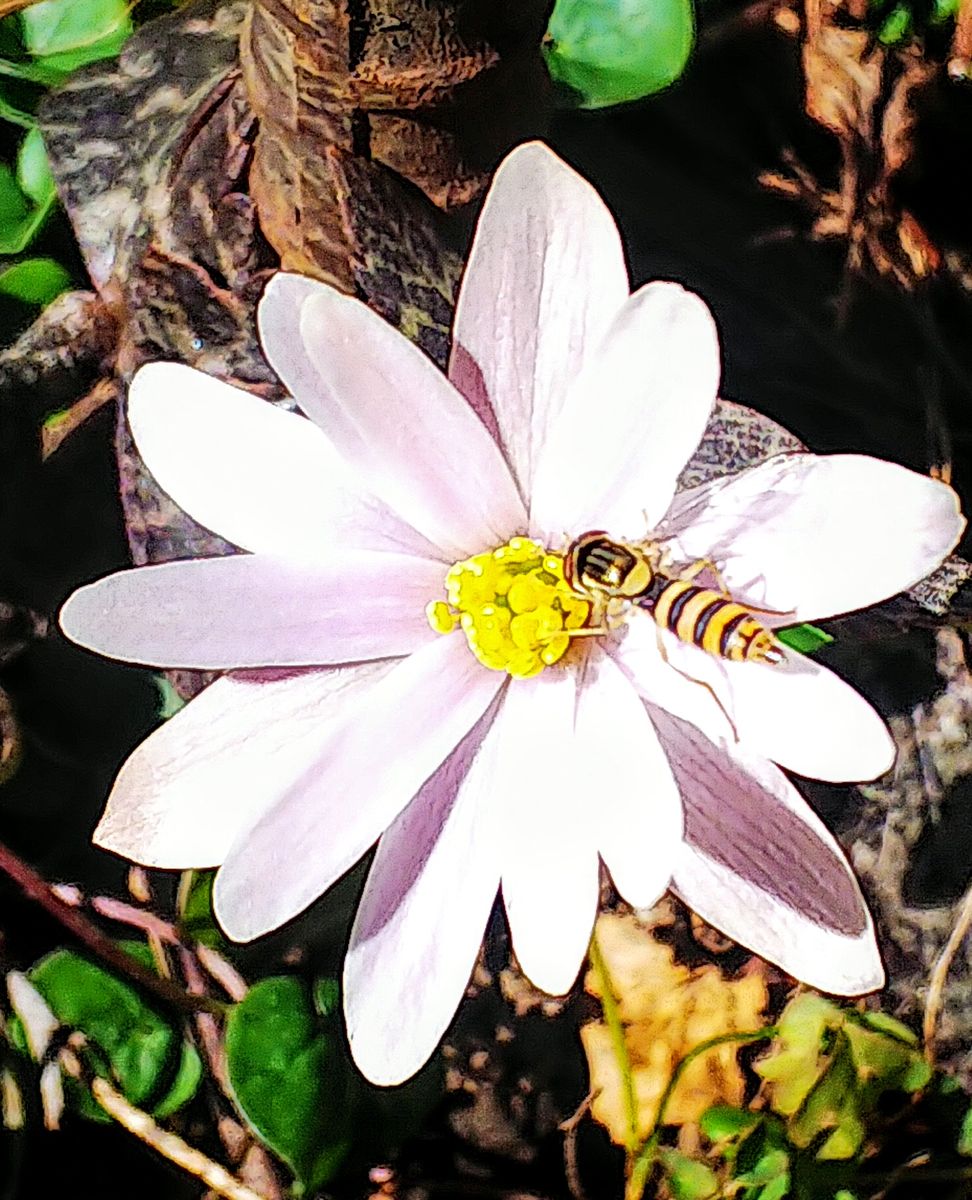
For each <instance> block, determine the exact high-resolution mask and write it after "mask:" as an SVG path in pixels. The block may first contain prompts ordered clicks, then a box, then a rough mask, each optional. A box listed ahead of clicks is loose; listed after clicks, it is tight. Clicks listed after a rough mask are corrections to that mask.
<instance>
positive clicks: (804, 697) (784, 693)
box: [662, 632, 895, 783]
mask: <svg viewBox="0 0 972 1200" xmlns="http://www.w3.org/2000/svg"><path fill="white" fill-rule="evenodd" d="M662 638H663V645H664V649H665V655H666V657H667V660H668V662H669V664H670V665H671V667H672V668H673V669H675V670H678V671H682V672H684V673H685V674H686V675H688V676H690V677H692V678H695V679H698V680H700V681H701V682H702V683H703V684H705V685H707V686H708V687H709V688H711V690H712V692H713V693H714V694H715V696H716V697H717V698H718V700H719V702H720V703H721V705H722V707H723V709H724V711H725V713H726V715H727V716H728V718H729V720H730V721H731V722H732V725H733V729H734V732H735V736H736V737H737V738H738V739H739V741H740V742H741V743H742V744H743V745H744V746H745V747H746V748H747V749H749V750H751V751H753V752H754V753H756V754H760V755H762V756H763V757H764V758H768V759H771V760H772V761H773V762H775V763H779V765H780V766H781V767H786V769H787V770H788V771H795V772H796V773H797V774H798V775H806V776H807V777H808V778H809V779H824V780H827V781H829V782H832V783H849V782H855V783H856V782H860V781H862V780H868V779H876V778H877V777H878V776H879V775H883V774H884V773H885V772H886V771H890V769H891V768H892V766H894V757H895V746H894V741H893V739H892V737H891V734H890V733H889V732H888V728H887V726H886V725H885V723H884V721H883V720H882V719H881V717H880V716H879V715H878V714H877V713H876V712H875V711H874V709H873V708H872V707H871V705H870V704H868V702H867V701H866V700H865V699H864V697H863V696H861V695H860V693H859V692H856V691H855V690H854V689H853V688H852V687H851V686H850V685H849V684H847V683H845V682H844V681H843V680H842V679H841V678H840V677H839V676H838V675H835V674H834V672H833V671H830V670H828V669H827V668H826V667H824V666H821V664H820V663H818V662H814V661H813V660H812V659H809V658H806V657H805V656H804V655H802V654H798V653H797V652H796V651H795V650H790V649H788V648H784V655H785V658H784V661H783V662H782V663H775V664H774V663H754V662H728V661H727V660H726V659H720V658H715V657H714V656H713V655H711V654H706V653H705V651H704V650H700V649H698V647H696V646H689V645H686V644H685V643H684V642H679V641H677V640H676V639H675V638H674V637H673V636H672V635H671V634H669V633H667V632H665V633H664V634H663V635H662Z"/></svg>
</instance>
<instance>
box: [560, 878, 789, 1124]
mask: <svg viewBox="0 0 972 1200" xmlns="http://www.w3.org/2000/svg"><path fill="white" fill-rule="evenodd" d="M666 909H668V905H667V903H665V902H663V904H661V905H659V906H657V907H656V909H655V910H653V912H654V914H655V915H653V916H652V918H650V919H649V920H648V921H647V922H645V921H642V920H639V919H638V918H637V917H635V916H634V915H633V914H631V915H623V914H617V913H606V914H604V915H602V916H601V917H600V918H599V919H598V922H597V926H596V930H595V932H596V937H597V940H598V945H599V947H600V951H601V954H602V956H603V958H604V960H605V963H606V965H607V968H608V972H609V974H610V977H611V981H612V984H613V987H614V989H615V991H616V993H617V995H616V997H615V998H616V1000H617V1004H618V1010H619V1014H620V1017H621V1020H622V1022H623V1024H624V1026H625V1045H626V1047H627V1051H628V1055H629V1057H630V1060H631V1066H632V1074H633V1078H634V1089H635V1096H636V1101H637V1129H638V1136H639V1138H644V1137H646V1136H647V1135H648V1134H649V1133H650V1132H651V1129H652V1126H653V1124H654V1121H655V1118H656V1115H657V1111H658V1103H659V1100H660V1099H661V1096H662V1093H663V1091H664V1090H665V1087H666V1085H667V1084H668V1081H669V1079H670V1078H671V1075H672V1072H673V1070H674V1069H675V1067H676V1066H677V1064H678V1063H679V1061H680V1060H681V1059H682V1058H684V1057H685V1055H686V1054H687V1053H688V1052H689V1051H690V1050H692V1049H693V1048H694V1047H695V1046H697V1045H699V1043H701V1042H704V1041H707V1040H708V1039H709V1038H712V1037H716V1036H718V1035H720V1034H724V1033H731V1032H736V1031H740V1032H742V1031H745V1030H749V1029H755V1028H758V1027H759V1026H760V1025H761V1024H763V1012H764V1010H765V1008H766V1004H767V992H766V979H765V976H764V974H763V973H762V970H761V969H758V970H754V971H752V972H750V973H747V974H745V975H743V976H741V977H740V978H738V979H727V978H726V977H725V976H724V975H723V974H722V972H721V971H720V970H719V969H718V968H717V967H715V966H711V965H706V966H703V967H688V966H685V965H684V964H682V963H677V962H676V961H675V956H674V951H673V950H672V947H671V946H668V945H665V944H664V943H662V942H660V941H657V940H656V939H655V938H654V937H653V936H652V928H653V927H655V926H657V925H658V924H659V923H660V922H661V920H663V919H664V917H665V912H666ZM585 987H586V989H587V991H588V992H590V993H591V995H593V996H597V997H598V998H599V999H600V992H599V990H598V989H599V980H598V978H597V976H596V974H595V972H594V971H593V970H590V971H589V972H588V974H587V978H586V979H585ZM581 1041H582V1043H583V1046H584V1051H585V1054H586V1055H587V1060H588V1066H589V1069H590V1076H591V1088H592V1091H593V1092H594V1093H595V1098H594V1101H593V1104H592V1108H591V1111H592V1113H593V1115H594V1117H595V1119H596V1120H598V1121H600V1123H601V1124H602V1125H604V1126H605V1128H606V1129H607V1130H608V1132H609V1133H610V1135H611V1137H612V1139H613V1140H614V1141H615V1142H618V1143H620V1144H622V1145H623V1144H625V1143H626V1142H627V1140H628V1128H627V1115H626V1112H625V1107H624V1097H623V1086H622V1077H621V1072H620V1070H619V1067H618V1062H617V1059H616V1057H615V1052H614V1047H613V1045H612V1041H611V1033H610V1031H609V1029H608V1027H607V1025H606V1024H605V1023H604V1021H603V1020H596V1021H592V1022H591V1023H590V1024H588V1025H585V1026H584V1027H583V1028H582V1029H581ZM737 1050H738V1047H736V1046H733V1045H727V1046H721V1047H718V1048H715V1049H713V1050H712V1051H711V1053H709V1054H706V1055H703V1056H702V1057H701V1058H699V1059H698V1060H697V1061H696V1062H694V1063H692V1065H691V1066H690V1067H688V1069H687V1070H686V1071H685V1074H684V1075H683V1077H682V1079H681V1080H680V1082H679V1084H678V1086H677V1088H676V1089H675V1092H674V1093H673V1095H672V1097H671V1100H670V1101H669V1103H668V1107H667V1109H666V1112H665V1122H666V1124H672V1125H682V1124H685V1123H686V1122H689V1121H697V1120H698V1118H699V1117H700V1116H701V1115H702V1113H703V1112H705V1110H706V1109H707V1108H709V1107H711V1106H712V1105H713V1104H731V1105H739V1104H741V1103H742V1101H743V1092H744V1088H745V1081H744V1078H743V1074H742V1071H741V1070H740V1068H739V1065H738V1062H737V1060H736V1054H737Z"/></svg>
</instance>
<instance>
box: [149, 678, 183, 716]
mask: <svg viewBox="0 0 972 1200" xmlns="http://www.w3.org/2000/svg"><path fill="white" fill-rule="evenodd" d="M155 686H156V687H157V688H158V689H159V704H158V708H157V709H156V712H157V713H158V715H159V717H160V718H161V720H163V721H168V719H169V717H174V716H175V715H176V713H177V712H178V711H179V709H180V708H185V707H186V702H185V700H183V698H182V697H181V696H180V695H179V693H178V692H177V691H176V690H175V688H174V687H173V686H172V684H171V683H169V681H168V679H166V677H165V676H164V675H156V677H155Z"/></svg>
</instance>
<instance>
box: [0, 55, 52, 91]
mask: <svg viewBox="0 0 972 1200" xmlns="http://www.w3.org/2000/svg"><path fill="white" fill-rule="evenodd" d="M0 75H6V76H7V78H8V79H19V80H20V81H21V82H22V83H36V84H39V85H40V86H41V87H56V86H57V84H59V83H61V82H63V80H64V72H63V71H59V70H57V68H56V67H52V66H49V65H48V64H46V63H44V62H32V63H22V62H14V61H13V60H12V59H9V58H0Z"/></svg>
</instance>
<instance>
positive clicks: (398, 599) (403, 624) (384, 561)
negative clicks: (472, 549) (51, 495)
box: [60, 550, 444, 670]
mask: <svg viewBox="0 0 972 1200" xmlns="http://www.w3.org/2000/svg"><path fill="white" fill-rule="evenodd" d="M443 572H444V567H443V564H442V563H441V562H430V561H428V560H427V559H421V558H412V557H410V556H407V555H404V554H382V553H375V552H369V551H351V550H349V551H348V552H347V553H345V554H342V555H341V557H340V558H337V559H331V560H330V561H329V562H323V561H321V562H303V563H295V562H293V561H292V560H289V559H279V558H271V557H270V556H269V555H250V554H239V555H232V556H230V557H228V558H199V559H189V560H186V561H182V562H170V563H162V564H159V565H157V566H151V567H139V568H137V569H136V570H133V571H119V572H118V573H117V574H115V575H108V576H106V577H105V578H103V579H99V580H98V581H97V582H95V583H91V584H88V586H87V587H83V588H79V589H78V590H77V591H76V592H75V593H74V594H73V595H72V596H71V597H70V598H69V599H68V601H67V603H66V604H65V605H64V607H63V608H62V609H61V614H60V621H61V628H62V629H63V630H64V632H65V633H66V634H67V636H68V637H69V638H71V640H72V641H75V642H77V643H78V644H79V645H81V646H85V647H86V648H87V649H89V650H95V651H97V652H98V653H99V654H106V655H108V656H109V657H110V658H117V659H121V660H122V661H124V662H138V663H148V664H153V665H155V666H164V667H189V668H195V669H198V670H224V669H226V668H228V667H264V666H274V667H289V666H328V665H330V664H333V663H349V662H360V661H362V660H364V659H372V658H389V657H396V656H400V655H404V654H409V653H411V651H412V650H415V649H417V647H419V646H420V645H423V644H424V643H425V642H428V641H431V640H432V638H434V637H435V636H437V635H436V634H434V633H433V632H432V630H431V629H430V628H429V624H428V621H427V620H426V618H425V606H426V604H427V603H428V602H429V600H431V599H435V598H436V597H437V596H438V595H439V594H440V593H441V591H442V582H443Z"/></svg>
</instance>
